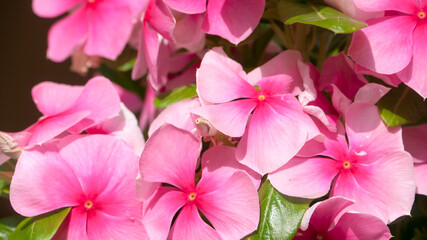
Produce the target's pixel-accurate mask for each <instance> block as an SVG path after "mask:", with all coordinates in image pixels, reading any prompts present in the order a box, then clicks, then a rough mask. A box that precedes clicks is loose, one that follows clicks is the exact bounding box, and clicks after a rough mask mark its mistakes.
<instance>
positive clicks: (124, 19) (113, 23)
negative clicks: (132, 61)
mask: <svg viewBox="0 0 427 240" xmlns="http://www.w3.org/2000/svg"><path fill="white" fill-rule="evenodd" d="M107 3H108V2H100V3H99V4H97V5H96V8H93V9H90V10H87V11H88V15H89V16H90V22H89V26H88V35H87V41H86V44H85V46H84V52H85V53H86V54H88V55H97V56H102V57H105V58H108V59H112V60H114V59H116V58H117V57H118V56H119V55H120V53H121V52H122V51H123V49H124V47H125V46H126V43H127V41H128V39H129V36H130V34H131V32H132V18H133V17H132V11H131V8H129V7H128V6H120V5H118V4H107Z"/></svg>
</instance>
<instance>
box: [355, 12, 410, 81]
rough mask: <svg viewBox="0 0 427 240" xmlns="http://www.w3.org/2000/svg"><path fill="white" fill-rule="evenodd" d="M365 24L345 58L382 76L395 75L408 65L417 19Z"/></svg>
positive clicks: (397, 17) (382, 20) (356, 33)
mask: <svg viewBox="0 0 427 240" xmlns="http://www.w3.org/2000/svg"><path fill="white" fill-rule="evenodd" d="M368 24H369V27H367V28H363V29H361V30H359V31H357V32H355V33H354V34H353V39H352V41H351V44H350V47H349V49H348V55H349V56H350V57H351V58H352V59H353V60H354V61H356V63H358V64H360V65H362V66H363V67H366V68H368V69H370V70H372V71H375V72H378V73H382V74H392V73H396V72H399V71H401V70H402V69H404V68H405V67H406V66H408V64H409V63H410V61H411V58H412V52H413V50H412V42H413V37H412V35H413V31H414V28H415V26H416V24H417V20H416V19H415V18H414V17H413V16H392V17H384V18H381V19H376V20H371V21H368Z"/></svg>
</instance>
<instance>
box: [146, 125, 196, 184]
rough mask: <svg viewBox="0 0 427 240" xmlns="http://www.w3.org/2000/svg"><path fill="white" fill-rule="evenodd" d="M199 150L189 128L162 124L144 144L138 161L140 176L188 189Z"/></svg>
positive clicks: (192, 178) (150, 180) (147, 179)
mask: <svg viewBox="0 0 427 240" xmlns="http://www.w3.org/2000/svg"><path fill="white" fill-rule="evenodd" d="M200 150H201V143H200V141H199V140H198V139H197V138H196V137H194V136H193V135H192V134H191V133H190V132H188V131H185V130H182V129H179V128H176V127H174V126H173V125H170V124H165V125H163V126H162V127H160V128H159V129H158V130H157V131H156V132H154V133H153V135H151V137H150V138H149V139H148V141H147V143H146V144H145V148H144V151H143V152H142V155H141V159H140V162H139V166H140V173H141V176H142V178H143V179H144V180H145V181H149V182H163V183H168V184H171V185H173V186H175V187H178V188H180V189H182V190H183V191H187V190H189V191H191V190H192V189H194V172H195V171H196V164H197V159H198V157H199V155H200Z"/></svg>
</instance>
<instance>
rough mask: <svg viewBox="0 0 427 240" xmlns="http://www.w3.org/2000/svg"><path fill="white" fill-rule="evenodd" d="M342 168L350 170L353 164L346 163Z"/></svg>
mask: <svg viewBox="0 0 427 240" xmlns="http://www.w3.org/2000/svg"><path fill="white" fill-rule="evenodd" d="M342 166H343V168H344V169H349V168H350V167H351V163H350V162H349V161H344V162H343V163H342Z"/></svg>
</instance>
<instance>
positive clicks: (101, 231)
mask: <svg viewBox="0 0 427 240" xmlns="http://www.w3.org/2000/svg"><path fill="white" fill-rule="evenodd" d="M137 173H138V156H137V155H136V154H135V153H134V152H133V151H132V149H131V148H130V147H129V146H127V145H126V144H125V143H124V142H123V141H120V140H117V139H116V138H114V137H111V136H106V135H87V136H76V135H74V136H69V137H66V138H63V139H61V140H59V141H54V142H53V143H52V142H48V143H45V144H43V145H41V146H39V145H38V146H35V147H33V148H31V149H28V150H25V151H24V152H23V153H22V155H21V157H20V158H19V161H18V163H17V166H16V171H15V174H14V176H13V179H12V183H11V186H10V200H11V204H12V206H13V208H14V209H15V211H17V212H18V213H19V214H21V215H23V216H37V215H40V214H43V213H47V212H50V211H53V210H55V209H60V208H64V207H71V211H70V213H69V215H68V216H67V218H66V219H65V220H64V222H63V223H62V225H61V227H60V228H59V230H58V232H57V233H56V235H55V237H54V238H55V239H82V240H84V239H147V236H146V233H145V230H144V227H143V225H142V223H141V213H142V204H141V203H140V202H139V201H138V200H137V199H136V198H135V177H136V176H137Z"/></svg>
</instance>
